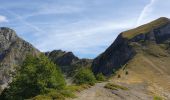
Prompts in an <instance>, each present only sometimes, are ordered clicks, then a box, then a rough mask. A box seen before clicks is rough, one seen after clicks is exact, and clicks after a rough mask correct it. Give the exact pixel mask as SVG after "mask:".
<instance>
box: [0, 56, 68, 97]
mask: <svg viewBox="0 0 170 100" xmlns="http://www.w3.org/2000/svg"><path fill="white" fill-rule="evenodd" d="M65 85H66V83H65V80H64V77H63V76H62V74H61V71H60V70H59V68H58V67H57V66H56V65H55V64H54V63H52V62H50V61H49V60H48V58H47V57H45V56H44V55H40V56H39V57H32V56H28V57H27V58H26V59H25V61H24V62H23V64H22V65H21V67H20V69H19V70H18V73H17V74H16V77H15V78H14V79H13V82H12V83H11V84H10V85H9V88H8V89H6V90H5V91H3V93H2V94H1V96H0V99H1V98H2V99H3V100H6V99H7V100H22V99H28V98H30V97H34V96H36V95H39V94H45V93H47V92H48V90H49V89H56V90H61V89H63V88H64V87H65Z"/></svg>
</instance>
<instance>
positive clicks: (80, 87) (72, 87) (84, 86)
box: [66, 84, 91, 92]
mask: <svg viewBox="0 0 170 100" xmlns="http://www.w3.org/2000/svg"><path fill="white" fill-rule="evenodd" d="M90 87H91V85H88V84H82V85H70V86H67V87H66V89H67V90H70V91H72V92H80V91H83V90H85V89H88V88H90Z"/></svg>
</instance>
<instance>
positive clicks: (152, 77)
mask: <svg viewBox="0 0 170 100" xmlns="http://www.w3.org/2000/svg"><path fill="white" fill-rule="evenodd" d="M149 48H150V49H149V50H150V51H148V50H146V51H145V52H142V51H139V53H138V54H137V55H136V56H135V57H134V58H133V59H132V60H131V61H129V62H128V64H127V65H126V66H124V67H123V68H122V69H121V70H119V71H118V73H117V75H120V76H121V77H120V78H117V76H116V77H115V78H116V81H117V82H122V83H126V84H131V85H132V86H133V84H143V85H146V84H147V85H146V87H145V91H149V92H148V93H150V95H158V96H161V97H165V98H169V99H170V66H169V65H170V57H168V56H167V55H168V53H166V51H165V50H164V49H162V48H161V47H160V46H156V45H151V46H149ZM151 48H152V49H151ZM127 71H128V75H127V74H125V73H126V72H127ZM168 95H169V96H168Z"/></svg>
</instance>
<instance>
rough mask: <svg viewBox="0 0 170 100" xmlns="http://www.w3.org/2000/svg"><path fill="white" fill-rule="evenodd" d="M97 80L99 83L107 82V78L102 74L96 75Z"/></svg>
mask: <svg viewBox="0 0 170 100" xmlns="http://www.w3.org/2000/svg"><path fill="white" fill-rule="evenodd" d="M96 79H97V80H98V81H105V80H106V77H105V76H104V75H103V74H102V73H99V74H97V75H96Z"/></svg>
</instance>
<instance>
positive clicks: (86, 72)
mask: <svg viewBox="0 0 170 100" xmlns="http://www.w3.org/2000/svg"><path fill="white" fill-rule="evenodd" d="M74 82H75V83H76V84H80V85H81V84H90V85H94V84H95V82H96V79H95V76H94V74H93V73H92V71H91V70H90V69H88V68H83V69H80V70H79V71H78V73H77V74H76V75H75V79H74Z"/></svg>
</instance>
